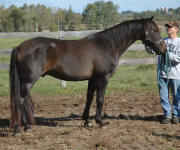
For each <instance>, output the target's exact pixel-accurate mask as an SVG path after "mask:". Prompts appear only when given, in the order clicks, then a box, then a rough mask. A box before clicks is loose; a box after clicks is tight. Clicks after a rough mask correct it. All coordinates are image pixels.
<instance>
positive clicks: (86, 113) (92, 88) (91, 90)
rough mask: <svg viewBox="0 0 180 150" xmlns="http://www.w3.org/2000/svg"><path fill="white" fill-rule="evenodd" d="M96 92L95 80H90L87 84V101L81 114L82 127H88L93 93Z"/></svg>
mask: <svg viewBox="0 0 180 150" xmlns="http://www.w3.org/2000/svg"><path fill="white" fill-rule="evenodd" d="M95 90H96V80H95V79H90V80H89V82H88V91H87V101H86V106H85V109H84V113H83V119H84V120H85V123H84V126H89V110H90V106H91V103H92V101H93V97H94V92H95Z"/></svg>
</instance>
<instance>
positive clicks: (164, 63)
mask: <svg viewBox="0 0 180 150" xmlns="http://www.w3.org/2000/svg"><path fill="white" fill-rule="evenodd" d="M161 59H162V60H161V63H160V68H159V69H158V73H157V81H158V84H159V85H161V86H164V85H168V83H169V72H170V70H171V61H170V59H169V51H168V50H167V51H166V53H165V60H164V58H163V57H161ZM161 71H164V72H165V74H166V77H167V83H165V84H162V83H161V82H160V81H159V78H160V73H161Z"/></svg>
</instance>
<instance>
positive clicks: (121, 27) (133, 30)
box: [95, 19, 148, 47]
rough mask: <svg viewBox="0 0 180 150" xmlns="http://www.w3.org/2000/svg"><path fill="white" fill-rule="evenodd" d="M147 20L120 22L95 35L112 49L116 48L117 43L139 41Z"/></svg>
mask: <svg viewBox="0 0 180 150" xmlns="http://www.w3.org/2000/svg"><path fill="white" fill-rule="evenodd" d="M147 22H148V19H140V20H130V21H125V22H122V23H120V24H118V25H115V26H113V27H111V28H108V29H105V30H104V31H101V32H98V33H96V34H95V35H96V38H100V39H101V38H103V39H106V40H107V41H108V42H110V44H111V45H112V47H118V46H119V43H123V42H125V41H130V40H131V41H133V40H140V38H141V36H142V33H144V31H145V28H144V27H145V24H146V23H147Z"/></svg>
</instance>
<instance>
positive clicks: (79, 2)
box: [0, 0, 180, 13]
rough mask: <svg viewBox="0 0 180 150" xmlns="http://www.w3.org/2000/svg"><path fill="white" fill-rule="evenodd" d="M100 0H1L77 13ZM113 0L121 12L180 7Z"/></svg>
mask: <svg viewBox="0 0 180 150" xmlns="http://www.w3.org/2000/svg"><path fill="white" fill-rule="evenodd" d="M96 1H98V0H0V5H4V6H5V7H9V6H10V5H12V4H14V5H16V6H18V7H20V6H22V5H23V4H24V3H26V4H28V5H30V4H35V5H37V4H43V5H45V6H47V7H57V8H63V9H68V8H69V6H70V5H71V7H72V10H73V11H74V12H77V13H82V12H83V10H84V8H85V7H86V6H87V4H88V3H94V2H96ZM104 1H105V2H107V1H112V2H113V3H114V4H117V5H119V12H122V11H127V10H131V11H135V12H142V11H147V10H156V9H158V8H161V7H166V8H178V7H180V0H104Z"/></svg>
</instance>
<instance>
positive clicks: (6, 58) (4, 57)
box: [0, 55, 10, 63]
mask: <svg viewBox="0 0 180 150" xmlns="http://www.w3.org/2000/svg"><path fill="white" fill-rule="evenodd" d="M9 62H10V55H0V63H9Z"/></svg>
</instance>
